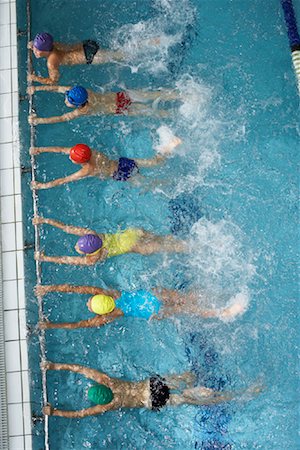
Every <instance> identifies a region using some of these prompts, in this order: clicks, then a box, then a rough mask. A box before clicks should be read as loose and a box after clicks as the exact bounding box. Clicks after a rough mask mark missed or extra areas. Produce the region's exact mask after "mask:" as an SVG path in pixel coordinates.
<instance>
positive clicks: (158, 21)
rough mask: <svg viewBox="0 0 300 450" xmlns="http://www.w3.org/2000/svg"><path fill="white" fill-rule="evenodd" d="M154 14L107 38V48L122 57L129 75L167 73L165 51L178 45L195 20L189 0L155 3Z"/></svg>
mask: <svg viewBox="0 0 300 450" xmlns="http://www.w3.org/2000/svg"><path fill="white" fill-rule="evenodd" d="M153 7H154V9H156V11H157V14H156V15H155V16H154V17H153V18H151V19H149V20H146V21H140V22H138V23H136V24H126V25H123V26H122V27H120V28H119V29H118V30H116V31H115V32H114V34H113V36H112V37H111V43H110V47H111V48H114V49H116V50H120V49H121V50H122V51H123V52H124V53H125V54H126V65H129V66H130V68H131V71H132V72H133V73H135V72H138V71H139V70H147V71H148V72H151V73H159V72H166V71H168V63H169V61H170V58H169V49H170V47H172V46H174V45H176V44H179V43H181V41H182V40H183V38H184V33H185V31H186V28H187V27H188V26H190V25H192V24H193V22H194V21H195V12H194V8H193V7H192V6H191V4H190V1H189V0H181V2H180V3H179V2H177V1H175V0H156V1H154V3H153Z"/></svg>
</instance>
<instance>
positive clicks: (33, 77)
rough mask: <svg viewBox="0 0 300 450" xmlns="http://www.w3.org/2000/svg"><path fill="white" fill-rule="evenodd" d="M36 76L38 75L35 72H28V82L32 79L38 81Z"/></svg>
mask: <svg viewBox="0 0 300 450" xmlns="http://www.w3.org/2000/svg"><path fill="white" fill-rule="evenodd" d="M36 78H37V76H36V75H35V74H34V73H33V72H32V73H28V74H27V81H28V82H30V81H37V80H36ZM28 93H29V92H28Z"/></svg>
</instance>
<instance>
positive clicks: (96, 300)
mask: <svg viewBox="0 0 300 450" xmlns="http://www.w3.org/2000/svg"><path fill="white" fill-rule="evenodd" d="M115 307H116V304H115V301H114V299H113V298H112V297H110V295H103V294H98V295H94V296H93V297H92V300H91V310H92V311H93V312H94V313H95V314H99V315H101V314H109V313H110V312H112V311H113V310H114V309H115Z"/></svg>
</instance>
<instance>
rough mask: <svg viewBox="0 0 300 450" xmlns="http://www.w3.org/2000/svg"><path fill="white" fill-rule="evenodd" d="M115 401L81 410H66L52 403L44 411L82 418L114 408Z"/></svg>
mask: <svg viewBox="0 0 300 450" xmlns="http://www.w3.org/2000/svg"><path fill="white" fill-rule="evenodd" d="M112 403H113V402H111V403H109V404H108V405H97V406H92V407H91V408H87V409H81V410H79V411H64V410H62V409H54V408H52V406H51V405H47V406H44V408H43V413H44V415H45V416H59V417H67V418H69V419H81V418H83V417H88V416H95V415H98V414H103V413H105V412H106V411H109V410H111V409H113V408H114V405H112Z"/></svg>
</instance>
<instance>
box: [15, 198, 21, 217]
mask: <svg viewBox="0 0 300 450" xmlns="http://www.w3.org/2000/svg"><path fill="white" fill-rule="evenodd" d="M14 197H15V212H16V221H17V222H20V221H22V197H21V194H18V195H15V196H14Z"/></svg>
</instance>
